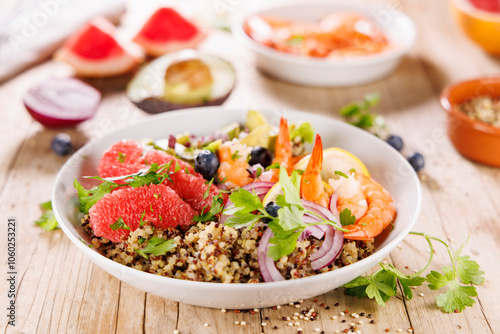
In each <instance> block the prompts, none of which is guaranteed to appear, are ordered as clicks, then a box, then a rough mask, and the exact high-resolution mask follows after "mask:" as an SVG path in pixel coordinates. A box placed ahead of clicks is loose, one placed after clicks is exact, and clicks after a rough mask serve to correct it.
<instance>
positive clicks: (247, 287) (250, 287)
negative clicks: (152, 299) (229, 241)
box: [51, 106, 422, 292]
mask: <svg viewBox="0 0 500 334" xmlns="http://www.w3.org/2000/svg"><path fill="white" fill-rule="evenodd" d="M218 109H224V110H226V111H228V112H230V111H231V110H232V111H234V110H238V111H240V110H248V108H242V107H222V106H214V107H196V108H189V109H183V110H177V111H171V112H168V113H163V114H157V115H152V116H150V117H147V118H144V119H142V120H140V121H138V122H134V123H133V124H128V125H125V126H122V127H119V128H117V129H115V130H113V131H111V132H108V133H106V134H104V136H103V137H101V138H99V140H96V141H90V142H88V143H87V144H85V145H84V146H83V147H81V148H80V149H79V150H78V151H77V152H75V153H74V154H73V155H72V156H71V157H70V158H69V159H68V160H67V161H66V162H65V163H64V165H63V166H62V168H61V169H60V171H59V173H58V174H57V176H56V179H55V181H54V187H53V190H52V196H51V200H52V203H53V211H54V215H55V218H56V220H57V221H58V223H59V226H60V227H61V229H62V230H63V232H64V234H65V235H66V236H67V237H68V238H69V239H70V240H71V241H72V242H73V244H75V245H76V246H77V248H78V249H80V250H81V251H82V252H83V253H84V254H86V255H87V256H88V257H89V259H91V260H92V259H96V261H94V260H92V262H97V261H98V262H100V263H105V264H107V265H108V266H109V267H110V268H113V269H116V270H121V271H123V272H126V273H131V274H132V276H135V277H141V278H143V279H145V280H153V281H155V282H158V283H165V282H168V281H172V282H173V284H177V285H185V284H187V285H188V286H192V285H195V286H198V287H206V288H211V289H216V290H218V289H222V290H223V291H227V290H231V291H232V290H238V291H241V292H248V291H254V290H255V289H256V287H259V286H260V287H262V288H271V287H278V286H279V287H280V288H282V289H286V288H291V287H294V286H296V284H298V283H299V281H300V283H301V284H314V283H315V282H316V281H318V282H321V281H322V280H323V279H324V277H325V275H327V276H335V275H339V272H340V271H342V269H344V271H347V270H348V271H356V270H357V269H361V268H362V267H364V266H366V264H369V263H370V262H373V261H375V262H376V260H375V258H376V257H372V256H371V255H370V256H368V257H366V258H364V259H362V260H360V261H357V262H355V263H353V264H350V265H348V266H345V267H342V268H339V269H337V270H332V271H329V272H326V273H321V274H317V275H313V276H309V277H303V278H299V279H293V280H284V281H277V282H260V283H257V284H248V283H230V284H224V283H215V282H198V281H190V280H182V279H177V278H171V277H165V276H159V275H155V274H151V273H147V272H144V271H141V270H138V269H134V268H131V267H128V266H125V265H123V264H120V263H118V262H115V261H113V260H111V259H109V258H107V257H106V256H104V255H103V254H101V253H99V252H97V251H95V250H94V249H91V248H90V247H89V246H88V244H87V242H85V241H84V240H82V239H81V238H78V237H77V236H75V235H74V234H73V233H72V232H71V231H70V230H69V228H68V227H67V226H66V224H72V223H71V222H70V221H65V220H64V219H63V218H62V215H61V214H60V212H59V210H60V209H59V207H58V201H57V200H56V197H57V196H58V194H57V189H58V187H57V185H58V184H60V183H61V182H62V181H61V179H62V178H63V175H64V174H65V172H66V169H70V168H73V167H74V165H75V163H76V161H77V160H78V159H83V158H84V157H85V152H87V151H88V150H89V149H92V148H93V146H95V145H97V144H98V143H99V142H100V141H102V140H103V138H105V137H106V136H110V135H112V134H114V133H116V132H121V131H125V130H129V129H132V128H134V127H138V126H143V125H144V124H145V123H150V122H154V121H158V119H161V118H168V117H169V115H178V114H189V113H197V112H200V110H203V112H210V110H218ZM262 109H263V110H264V108H262ZM265 110H266V111H269V112H270V111H272V110H273V108H266V109H265ZM274 110H276V108H274ZM290 111H291V112H292V113H293V114H294V115H303V116H307V115H309V116H310V115H314V116H317V117H320V118H326V119H329V120H330V121H332V122H335V123H337V125H338V126H340V127H346V128H350V129H351V130H352V131H355V132H358V133H364V134H366V131H364V130H362V129H360V128H357V127H355V126H353V125H350V124H347V123H345V122H342V121H339V120H337V119H334V118H331V117H328V116H325V115H321V114H314V113H310V112H304V111H298V110H293V111H292V110H290ZM186 117H187V116H186ZM373 140H376V141H379V142H381V144H382V145H384V146H387V147H390V145H389V144H387V143H386V142H385V141H383V140H382V139H380V138H378V137H375V136H373ZM395 153H397V152H395ZM80 155H82V157H80ZM400 159H401V161H402V162H403V164H406V165H407V167H408V168H409V169H408V170H409V171H410V174H411V178H412V183H414V184H415V186H416V188H415V190H416V197H417V203H416V206H415V210H414V212H413V214H412V215H411V216H410V217H409V220H410V222H409V223H408V225H407V226H406V227H405V228H404V229H403V230H402V231H401V232H400V233H399V234H398V235H396V236H395V238H394V240H392V241H391V242H389V243H388V244H387V245H385V246H384V247H382V248H379V249H377V250H376V252H375V253H373V254H376V253H380V254H382V255H383V256H384V257H385V256H387V255H388V254H389V253H390V252H391V251H392V250H393V249H394V248H395V247H396V246H397V245H398V244H399V243H401V241H402V240H403V239H404V238H406V236H408V234H409V232H410V230H411V229H412V228H413V226H414V225H415V223H416V222H417V219H418V217H419V215H420V211H421V208H422V188H421V184H420V180H419V178H418V176H417V174H416V172H415V171H414V170H413V168H412V167H411V165H410V164H409V162H408V161H407V160H406V159H405V158H404V157H402V156H401V157H400ZM61 209H62V208H61ZM373 254H372V255H373ZM375 265H376V263H373V265H371V266H370V267H369V268H367V269H366V270H363V272H366V271H367V270H369V269H370V268H372V267H373V266H375ZM101 269H102V268H101Z"/></svg>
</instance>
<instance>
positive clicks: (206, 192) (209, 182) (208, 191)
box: [203, 178, 214, 199]
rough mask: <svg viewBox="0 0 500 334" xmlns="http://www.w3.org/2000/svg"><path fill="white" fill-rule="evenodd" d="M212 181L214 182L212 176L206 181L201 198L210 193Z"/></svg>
mask: <svg viewBox="0 0 500 334" xmlns="http://www.w3.org/2000/svg"><path fill="white" fill-rule="evenodd" d="M212 183H214V179H213V178H212V179H211V180H210V181H208V183H206V185H207V189H206V190H205V192H204V193H203V199H206V198H207V197H208V195H210V187H212Z"/></svg>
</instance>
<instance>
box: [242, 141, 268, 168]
mask: <svg viewBox="0 0 500 334" xmlns="http://www.w3.org/2000/svg"><path fill="white" fill-rule="evenodd" d="M272 162H273V155H272V154H271V152H269V150H268V149H266V148H264V147H260V146H255V147H254V148H253V150H252V152H250V161H249V162H248V163H249V164H250V166H253V165H256V164H261V165H262V167H264V168H266V167H267V166H270V165H271V163H272Z"/></svg>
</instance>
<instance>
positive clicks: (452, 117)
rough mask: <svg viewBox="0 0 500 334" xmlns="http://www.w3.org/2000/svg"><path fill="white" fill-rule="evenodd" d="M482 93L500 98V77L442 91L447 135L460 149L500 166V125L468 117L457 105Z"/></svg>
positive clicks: (475, 158) (459, 85) (486, 162)
mask: <svg viewBox="0 0 500 334" xmlns="http://www.w3.org/2000/svg"><path fill="white" fill-rule="evenodd" d="M479 96H492V97H498V98H500V77H487V78H486V77H485V78H480V79H475V80H470V81H463V82H460V83H457V84H454V85H451V86H448V87H447V88H445V89H444V90H443V92H442V93H441V105H442V106H443V108H444V110H446V112H447V114H448V117H447V127H448V136H449V137H450V140H451V142H452V143H453V145H454V146H455V148H456V149H457V151H458V152H460V153H461V154H462V155H464V156H465V157H467V158H469V159H471V160H474V161H478V162H481V163H483V164H486V165H491V166H496V167H500V128H496V127H493V126H491V125H488V124H486V123H482V122H478V121H475V120H472V119H471V118H469V117H468V116H467V115H466V114H464V113H463V112H461V111H460V110H458V109H457V105H459V104H461V103H463V102H465V101H466V100H468V99H471V98H474V97H479Z"/></svg>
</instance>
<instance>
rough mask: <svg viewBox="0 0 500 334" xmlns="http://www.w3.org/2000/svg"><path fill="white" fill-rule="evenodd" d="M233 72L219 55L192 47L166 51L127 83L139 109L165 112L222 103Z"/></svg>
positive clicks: (230, 83) (232, 84)
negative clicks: (204, 52) (202, 51)
mask: <svg viewBox="0 0 500 334" xmlns="http://www.w3.org/2000/svg"><path fill="white" fill-rule="evenodd" d="M235 82H236V73H235V71H234V68H233V67H232V66H231V64H230V63H229V62H227V61H225V60H223V59H221V58H219V57H216V56H211V55H207V54H203V53H200V52H198V51H195V50H182V51H179V52H174V53H169V54H167V55H164V56H162V57H160V58H157V59H155V60H154V61H152V62H151V63H149V64H148V65H146V66H144V67H143V68H142V69H141V70H139V72H137V74H136V75H135V76H134V78H133V79H132V80H131V81H130V83H129V84H128V86H127V96H128V98H129V99H130V100H131V101H132V102H133V103H134V104H135V105H137V107H139V108H140V109H142V110H144V111H146V112H148V113H152V114H157V113H161V112H165V111H171V110H177V109H183V108H192V107H201V106H216V105H221V104H222V103H224V101H226V99H227V98H228V97H229V95H230V94H231V92H232V90H233V87H234V84H235Z"/></svg>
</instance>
